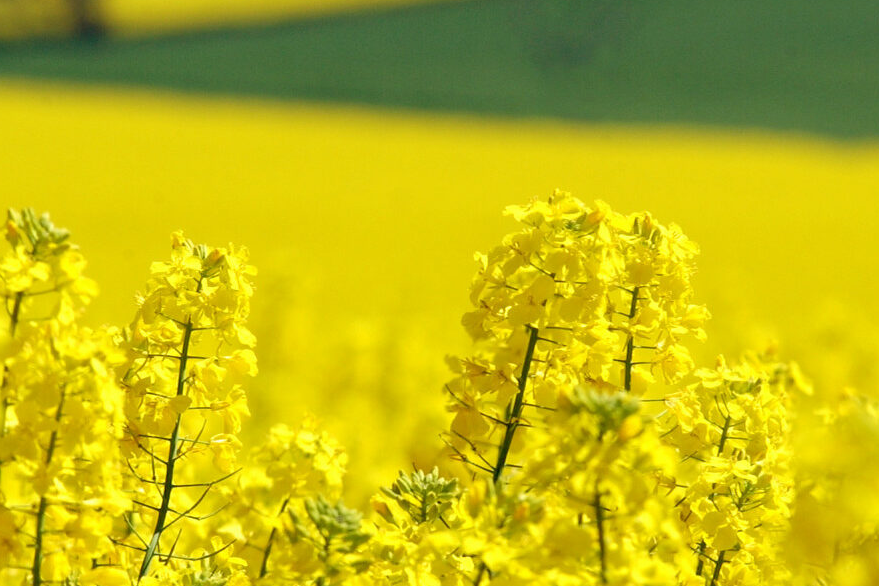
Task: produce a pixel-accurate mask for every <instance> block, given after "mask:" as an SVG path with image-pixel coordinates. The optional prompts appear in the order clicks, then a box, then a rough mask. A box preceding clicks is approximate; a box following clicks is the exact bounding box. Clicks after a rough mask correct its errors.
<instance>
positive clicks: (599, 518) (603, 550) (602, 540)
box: [592, 480, 607, 584]
mask: <svg viewBox="0 0 879 586" xmlns="http://www.w3.org/2000/svg"><path fill="white" fill-rule="evenodd" d="M592 506H593V507H595V526H596V527H597V528H598V555H599V560H600V563H601V574H600V576H601V583H602V584H607V543H606V536H605V534H604V508H602V506H601V490H600V489H599V486H598V480H596V481H595V500H594V501H592Z"/></svg>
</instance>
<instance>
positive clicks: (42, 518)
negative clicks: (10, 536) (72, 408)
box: [31, 389, 64, 586]
mask: <svg viewBox="0 0 879 586" xmlns="http://www.w3.org/2000/svg"><path fill="white" fill-rule="evenodd" d="M62 409H64V390H63V389H62V391H61V398H60V399H59V400H58V408H57V409H56V410H55V423H56V424H57V423H58V422H60V421H61V412H62ZM57 443H58V429H57V426H56V428H55V429H54V430H52V433H51V434H50V435H49V445H48V446H47V447H46V460H45V462H46V466H47V467H48V466H49V464H51V463H52V456H54V455H55V446H56V445H57ZM48 507H49V500H48V499H47V498H46V497H45V496H41V497H40V504H39V505H38V507H37V527H36V535H35V536H34V559H33V565H32V566H31V577H32V578H33V581H32V584H33V586H40V585H41V584H42V583H43V576H42V567H43V535H44V534H45V533H46V509H47V508H48Z"/></svg>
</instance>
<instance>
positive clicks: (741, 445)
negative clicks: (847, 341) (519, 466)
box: [661, 356, 809, 585]
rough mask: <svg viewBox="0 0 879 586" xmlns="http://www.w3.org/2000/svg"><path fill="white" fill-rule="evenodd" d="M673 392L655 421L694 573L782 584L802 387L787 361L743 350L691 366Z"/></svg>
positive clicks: (718, 580) (722, 580)
mask: <svg viewBox="0 0 879 586" xmlns="http://www.w3.org/2000/svg"><path fill="white" fill-rule="evenodd" d="M696 377H697V378H698V382H697V383H695V384H693V385H690V386H688V387H686V388H685V389H682V390H680V391H676V392H674V393H671V394H670V395H669V396H668V397H667V398H666V400H665V405H666V407H667V411H666V413H667V416H666V417H665V418H664V421H663V423H662V425H661V427H662V429H663V430H664V432H663V437H664V440H665V443H666V444H668V445H670V446H672V447H674V448H675V450H676V451H677V454H678V456H679V458H680V460H681V465H680V466H679V467H678V471H677V473H676V476H675V482H676V484H675V487H677V488H678V490H676V491H675V492H676V496H677V502H676V506H677V507H678V508H679V509H680V515H681V519H682V520H683V522H684V524H685V525H686V534H687V536H688V541H689V542H690V546H691V547H692V548H693V549H694V550H696V552H697V553H698V556H699V558H698V560H697V562H696V564H697V565H696V574H697V575H700V576H702V575H705V576H710V579H709V584H767V585H769V584H789V583H790V580H791V575H790V572H789V571H788V569H787V568H786V567H785V565H784V564H783V563H782V560H781V553H782V550H783V547H784V539H785V535H786V533H787V529H788V527H789V523H790V516H791V505H792V503H793V500H794V498H795V490H796V486H795V479H794V470H793V467H792V457H791V456H792V453H791V423H792V418H793V417H792V415H793V413H792V409H791V407H792V403H793V401H794V399H795V398H796V397H795V395H796V394H798V393H808V392H809V386H808V384H807V383H806V382H805V381H804V380H803V378H802V376H801V375H800V373H799V370H798V369H797V368H796V366H795V365H793V366H792V365H786V364H783V363H776V362H773V361H771V360H770V359H768V357H761V356H749V357H747V358H746V361H745V362H743V363H742V364H741V365H737V366H734V367H729V366H727V364H726V362H725V361H724V360H723V359H722V358H720V359H719V360H718V364H717V366H716V368H715V369H711V370H709V369H702V370H699V371H698V372H697V373H696Z"/></svg>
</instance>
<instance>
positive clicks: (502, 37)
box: [0, 0, 879, 137]
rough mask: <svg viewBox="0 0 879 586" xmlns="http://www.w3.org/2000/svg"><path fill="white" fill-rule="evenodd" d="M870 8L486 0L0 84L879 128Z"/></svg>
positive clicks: (45, 71) (23, 53) (273, 30)
mask: <svg viewBox="0 0 879 586" xmlns="http://www.w3.org/2000/svg"><path fill="white" fill-rule="evenodd" d="M877 39H879V4H877V3H876V2H875V0H848V1H847V2H843V3H840V2H838V1H836V0H808V1H803V0H773V1H771V2H767V1H766V0H736V1H734V2H721V1H714V2H712V1H705V0H664V1H662V2H656V1H655V0H483V1H470V2H452V3H448V4H438V5H427V6H419V7H411V8H404V9H394V10H385V11H372V12H367V13H363V14H359V15H348V16H340V17H334V18H322V19H314V20H308V21H298V22H292V23H287V24H283V25H274V26H265V27H250V28H242V29H238V30H220V31H213V32H203V33H188V34H180V35H175V36H167V37H163V38H154V39H147V40H128V41H121V40H116V41H111V40H99V41H93V42H73V41H70V42H60V43H59V42H45V43H33V42H32V43H26V44H23V45H16V46H12V47H6V48H3V49H0V75H4V74H5V75H17V76H28V77H42V78H53V79H64V80H77V81H93V82H110V83H124V84H139V85H146V86H158V87H163V88H173V89H179V90H185V91H193V92H220V93H229V94H239V95H256V96H267V97H272V98H281V99H288V98H307V99H315V100H330V101H337V102H360V103H367V104H380V105H386V106H404V107H414V108H423V109H439V110H462V111H471V112H484V113H494V114H504V115H513V116H552V117H562V118H569V119H576V120H592V121H612V122H632V123H655V122H665V123H695V124H720V125H732V126H755V127H769V128H775V129H794V130H804V131H811V132H817V133H826V134H830V135H835V136H844V137H868V136H877V135H879V100H877V99H876V97H877V96H879V67H876V64H877V63H879V42H877Z"/></svg>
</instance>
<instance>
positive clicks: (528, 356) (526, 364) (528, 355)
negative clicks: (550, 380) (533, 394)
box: [492, 326, 537, 484]
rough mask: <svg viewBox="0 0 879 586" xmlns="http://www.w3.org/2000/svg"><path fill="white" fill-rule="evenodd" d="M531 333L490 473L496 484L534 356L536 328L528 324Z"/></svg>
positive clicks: (507, 451) (520, 414)
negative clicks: (504, 428) (494, 463)
mask: <svg viewBox="0 0 879 586" xmlns="http://www.w3.org/2000/svg"><path fill="white" fill-rule="evenodd" d="M528 328H529V329H530V330H531V335H530V337H529V338H528V348H527V350H526V351H525V359H524V360H523V362H522V374H521V376H520V377H519V392H518V393H516V398H515V399H514V400H513V408H512V409H511V410H510V416H509V418H508V419H507V421H506V427H507V429H506V431H505V432H504V439H503V441H502V442H501V445H500V447H499V448H498V455H497V464H496V465H495V467H494V472H493V473H492V481H493V482H494V483H495V484H497V483H498V481H499V480H500V478H501V474H502V473H503V471H504V467H505V466H506V465H507V456H508V455H509V452H510V446H512V444H513V436H515V434H516V428H517V427H518V426H519V418H520V417H521V416H522V405H523V403H524V402H525V386H526V385H527V384H528V371H529V370H530V369H531V360H532V359H533V358H534V348H535V347H536V346H537V328H535V327H533V326H528Z"/></svg>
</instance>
